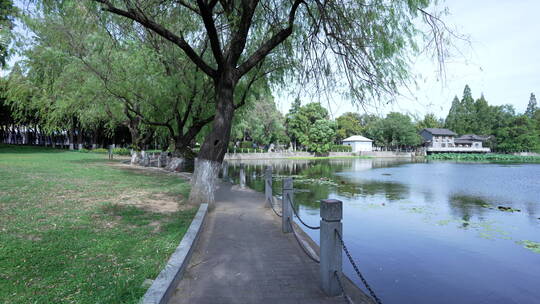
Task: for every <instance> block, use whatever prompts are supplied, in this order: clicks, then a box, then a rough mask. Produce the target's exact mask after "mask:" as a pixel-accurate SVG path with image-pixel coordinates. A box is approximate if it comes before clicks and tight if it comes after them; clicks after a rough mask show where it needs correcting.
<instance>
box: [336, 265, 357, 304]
mask: <svg viewBox="0 0 540 304" xmlns="http://www.w3.org/2000/svg"><path fill="white" fill-rule="evenodd" d="M334 275H335V276H336V280H337V282H338V285H339V288H340V289H341V294H342V295H343V297H344V298H345V300H346V301H347V303H349V304H353V302H352V301H351V298H349V296H348V295H347V293H346V292H345V288H343V284H342V283H341V278H340V277H339V274H338V272H337V271H334Z"/></svg>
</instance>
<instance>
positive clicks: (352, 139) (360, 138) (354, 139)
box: [343, 135, 373, 141]
mask: <svg viewBox="0 0 540 304" xmlns="http://www.w3.org/2000/svg"><path fill="white" fill-rule="evenodd" d="M343 141H373V140H371V139H369V138H367V137H364V136H361V135H354V136H351V137H347V138H345V139H344V140H343Z"/></svg>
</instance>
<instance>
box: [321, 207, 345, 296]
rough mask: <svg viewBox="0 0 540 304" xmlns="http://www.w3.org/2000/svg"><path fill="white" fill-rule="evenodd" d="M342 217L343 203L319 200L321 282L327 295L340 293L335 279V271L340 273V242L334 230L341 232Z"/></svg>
mask: <svg viewBox="0 0 540 304" xmlns="http://www.w3.org/2000/svg"><path fill="white" fill-rule="evenodd" d="M342 218H343V203H342V202H341V201H339V200H335V199H326V200H321V230H320V233H321V235H320V244H321V263H320V272H321V284H322V289H323V291H324V292H325V293H326V295H328V296H337V295H340V294H341V288H340V287H339V283H338V281H337V279H336V276H335V274H334V273H335V272H336V271H337V273H338V275H341V271H342V256H341V242H340V241H339V239H338V236H337V234H336V230H337V231H338V232H339V234H340V235H342V236H343V234H342V224H341V219H342Z"/></svg>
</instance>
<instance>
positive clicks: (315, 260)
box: [287, 218, 321, 263]
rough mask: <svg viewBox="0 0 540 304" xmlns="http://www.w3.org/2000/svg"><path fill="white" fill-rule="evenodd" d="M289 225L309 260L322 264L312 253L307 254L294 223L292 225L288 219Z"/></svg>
mask: <svg viewBox="0 0 540 304" xmlns="http://www.w3.org/2000/svg"><path fill="white" fill-rule="evenodd" d="M287 223H289V227H291V230H292V232H293V235H294V238H295V239H296V242H298V245H299V246H300V248H302V251H304V253H305V254H306V255H307V256H308V258H310V259H311V260H312V261H313V262H315V263H320V262H321V261H319V260H317V259H316V258H314V257H313V256H312V255H311V254H310V253H308V252H307V249H306V248H305V247H304V245H302V242H301V241H300V239H299V238H298V235H296V231H295V230H294V228H293V226H292V223H291V219H289V218H288V219H287Z"/></svg>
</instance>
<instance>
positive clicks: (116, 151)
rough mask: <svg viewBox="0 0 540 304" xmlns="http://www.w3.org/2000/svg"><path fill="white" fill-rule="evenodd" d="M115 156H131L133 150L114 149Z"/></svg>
mask: <svg viewBox="0 0 540 304" xmlns="http://www.w3.org/2000/svg"><path fill="white" fill-rule="evenodd" d="M96 150H98V149H96ZM103 150H105V152H107V150H106V149H103ZM149 152H150V151H149ZM113 154H116V155H131V150H130V149H128V148H114V149H113Z"/></svg>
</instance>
